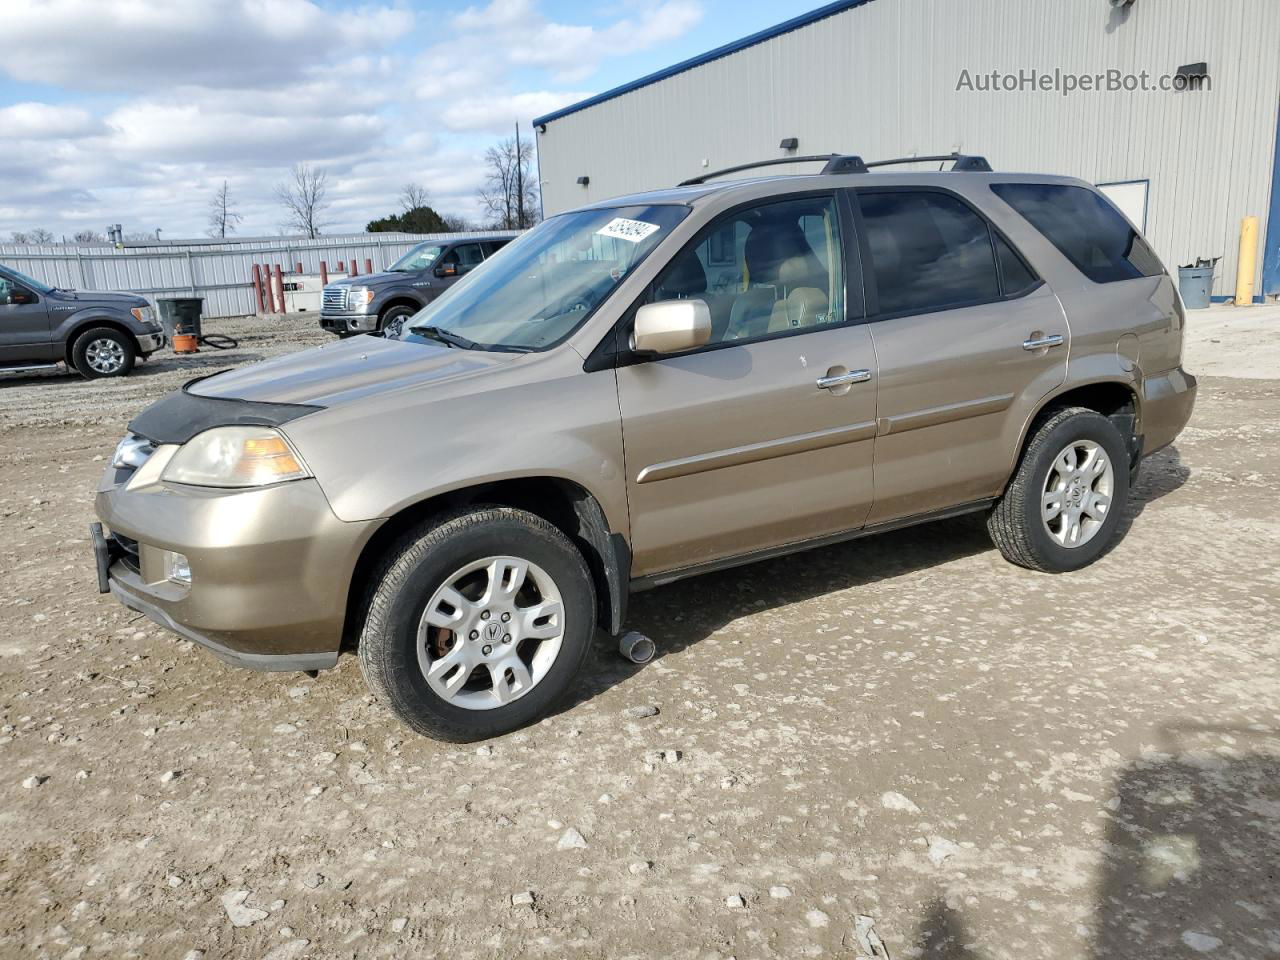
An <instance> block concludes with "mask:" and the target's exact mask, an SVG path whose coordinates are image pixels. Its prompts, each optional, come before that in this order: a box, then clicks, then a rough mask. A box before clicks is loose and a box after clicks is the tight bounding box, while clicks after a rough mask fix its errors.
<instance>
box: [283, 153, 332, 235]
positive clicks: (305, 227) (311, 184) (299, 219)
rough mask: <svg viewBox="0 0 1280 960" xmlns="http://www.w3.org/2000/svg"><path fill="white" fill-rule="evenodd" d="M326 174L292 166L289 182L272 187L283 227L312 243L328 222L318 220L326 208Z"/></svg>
mask: <svg viewBox="0 0 1280 960" xmlns="http://www.w3.org/2000/svg"><path fill="white" fill-rule="evenodd" d="M328 193H329V173H328V171H326V170H324V169H323V168H319V169H317V168H315V167H313V166H311V164H309V163H296V164H294V166H293V170H292V172H291V174H290V179H289V180H287V181H285V182H284V183H281V184H277V185H276V199H277V200H278V201H279V202H280V205H281V206H282V207H284V209H285V213H286V220H285V226H287V227H292V228H293V229H295V230H298V231H300V232H302V233H305V234H306V235H307V236H308V237H310V238H311V239H312V240H314V239H315V238H316V237H318V236H319V235H320V230H321V229H322V228H323V227H327V226H328V225H329V224H330V223H332V221H330V220H322V219H321V217H322V216H323V215H324V211H325V210H327V209H328V208H329V201H328V200H327V199H326V198H327V196H328Z"/></svg>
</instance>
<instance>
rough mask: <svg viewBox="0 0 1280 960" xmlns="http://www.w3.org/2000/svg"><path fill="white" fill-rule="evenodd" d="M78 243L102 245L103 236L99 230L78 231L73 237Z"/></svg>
mask: <svg viewBox="0 0 1280 960" xmlns="http://www.w3.org/2000/svg"><path fill="white" fill-rule="evenodd" d="M71 239H72V240H74V241H75V242H76V243H102V242H103V240H102V234H100V233H99V232H98V231H97V230H77V231H76V232H75V233H74V234H73V235H72V237H71Z"/></svg>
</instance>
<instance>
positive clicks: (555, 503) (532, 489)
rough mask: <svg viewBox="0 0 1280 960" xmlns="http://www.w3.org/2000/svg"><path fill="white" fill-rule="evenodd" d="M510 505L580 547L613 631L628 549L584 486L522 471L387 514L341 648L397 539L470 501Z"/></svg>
mask: <svg viewBox="0 0 1280 960" xmlns="http://www.w3.org/2000/svg"><path fill="white" fill-rule="evenodd" d="M481 504H483V505H486V506H503V507H514V508H516V509H518V510H527V511H528V512H529V513H532V514H536V515H537V516H539V517H541V518H542V519H544V520H546V521H547V522H548V523H550V524H552V525H553V526H555V527H556V528H557V529H559V530H560V531H561V532H562V533H564V534H565V536H567V537H568V538H569V539H570V540H571V541H573V543H574V545H575V546H576V547H577V548H578V550H579V551H581V553H582V556H583V559H584V560H586V563H587V568H588V569H589V570H590V571H591V578H592V580H593V582H594V584H595V589H596V602H597V607H598V611H597V617H598V621H599V623H600V625H601V626H603V627H605V628H606V629H609V630H610V631H611V632H614V633H616V632H617V631H618V629H619V628H620V627H621V623H622V618H623V617H624V616H625V613H626V590H627V584H628V582H629V579H630V574H631V570H630V566H631V561H630V553H629V552H628V550H627V547H626V544H625V541H624V540H623V538H622V537H621V536H619V535H618V534H612V533H610V531H609V525H608V521H607V520H606V518H605V515H604V510H603V509H602V508H601V507H600V504H599V502H598V501H597V500H596V499H595V497H593V496H592V495H591V493H590V492H589V491H587V490H586V489H585V488H583V487H581V486H579V485H578V484H576V483H573V482H572V481H570V480H564V479H562V478H559V477H522V478H519V479H514V480H503V481H498V482H495V483H485V484H480V485H478V486H474V487H467V488H465V489H462V490H454V491H451V492H449V493H445V494H441V495H440V496H437V497H431V498H430V499H427V500H423V501H421V502H420V503H415V504H413V505H411V506H409V507H406V508H405V509H403V510H401V511H400V512H399V513H397V514H395V515H393V516H391V517H389V518H388V519H387V520H386V522H385V523H383V524H382V526H381V527H379V528H378V530H377V531H376V532H375V533H374V535H373V536H372V537H370V538H369V542H368V543H367V544H365V546H364V549H363V550H361V552H360V558H359V559H358V560H357V561H356V566H355V570H354V572H353V573H352V576H351V585H350V587H349V589H348V593H347V614H346V623H345V628H344V630H343V637H342V648H343V649H344V650H354V649H355V648H356V645H357V643H358V641H359V637H360V631H361V629H362V628H363V626H364V618H365V612H366V610H367V606H368V601H369V594H370V593H371V587H372V586H373V578H374V577H375V576H376V575H377V574H378V570H379V567H380V565H381V563H382V562H383V561H384V560H385V559H386V558H387V555H388V553H389V552H390V551H391V550H393V549H394V548H395V547H396V546H397V545H398V543H399V541H400V540H401V539H402V538H403V537H405V536H406V535H407V534H409V533H410V532H411V531H413V530H414V529H415V528H416V527H418V526H420V525H422V524H423V523H425V522H427V521H429V520H430V519H431V518H432V517H436V516H440V515H442V514H446V513H451V512H454V511H458V510H464V509H466V508H467V507H469V506H473V505H476V506H478V505H481Z"/></svg>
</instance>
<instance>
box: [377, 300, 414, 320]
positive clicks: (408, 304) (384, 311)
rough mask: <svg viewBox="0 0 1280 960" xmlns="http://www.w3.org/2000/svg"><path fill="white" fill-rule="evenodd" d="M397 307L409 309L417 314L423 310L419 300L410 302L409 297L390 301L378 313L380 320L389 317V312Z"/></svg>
mask: <svg viewBox="0 0 1280 960" xmlns="http://www.w3.org/2000/svg"><path fill="white" fill-rule="evenodd" d="M395 307H408V308H409V309H410V310H413V311H414V312H415V313H416V312H417V311H419V310H421V309H422V304H420V303H418V301H417V300H410V299H409V298H408V297H400V298H398V299H396V300H389V301H388V302H387V303H385V304H383V306H382V309H381V310H380V311H379V312H378V319H379V320H381V319H382V318H383V317H385V316H386V315H387V311H389V310H392V309H394V308H395Z"/></svg>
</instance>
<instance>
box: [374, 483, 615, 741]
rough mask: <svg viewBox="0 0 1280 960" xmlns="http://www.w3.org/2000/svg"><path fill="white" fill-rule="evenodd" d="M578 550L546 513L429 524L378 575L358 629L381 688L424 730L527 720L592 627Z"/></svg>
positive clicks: (467, 736)
mask: <svg viewBox="0 0 1280 960" xmlns="http://www.w3.org/2000/svg"><path fill="white" fill-rule="evenodd" d="M595 610H596V605H595V591H594V587H593V584H592V580H591V575H590V573H589V572H588V570H587V566H586V563H585V562H584V561H583V558H582V555H581V554H580V553H579V552H578V551H577V549H576V548H575V547H574V545H573V543H572V542H571V541H570V540H569V538H568V537H566V536H565V535H564V534H563V533H562V532H560V530H558V529H557V528H555V527H554V526H552V525H551V524H549V523H547V522H546V521H545V520H543V519H542V518H541V517H538V516H535V515H534V514H531V513H526V512H525V511H523V510H514V509H511V508H508V507H485V508H478V509H474V510H470V511H468V512H466V513H463V514H458V515H454V516H451V517H447V518H445V519H443V520H439V521H436V522H434V523H431V524H428V525H427V526H426V527H425V528H422V529H420V530H419V531H417V532H416V533H415V534H413V535H411V537H409V538H408V539H406V540H405V541H403V542H402V543H401V544H400V546H399V548H398V549H397V550H395V551H394V552H393V554H392V556H391V557H390V559H389V561H388V563H387V565H386V566H385V567H384V568H383V570H382V572H381V575H380V576H378V577H377V578H376V583H375V585H374V588H373V595H372V598H371V600H370V603H369V612H368V616H367V617H366V620H365V625H364V630H363V633H362V635H361V638H360V651H359V653H360V666H361V670H362V671H363V673H364V677H365V681H366V682H367V683H368V684H369V687H370V689H371V690H372V691H373V693H374V695H375V696H377V697H378V698H379V699H380V700H382V701H383V702H385V703H386V704H387V705H388V706H390V707H391V709H392V711H394V712H395V714H396V715H397V716H398V717H399V718H400V719H401V720H402V721H404V723H405V724H407V725H408V726H409V727H411V728H413V729H414V730H416V731H417V732H418V733H422V734H426V735H427V736H431V737H436V738H437V739H440V740H451V741H455V742H466V741H469V740H479V739H483V738H486V737H493V736H497V735H499V734H503V733H507V732H509V731H511V730H514V729H516V728H518V727H522V726H525V725H527V724H530V723H532V722H534V721H535V720H537V719H538V718H540V717H541V716H543V715H544V714H545V713H547V711H548V710H550V709H551V708H552V707H553V706H554V705H555V704H556V703H557V702H558V701H559V700H560V699H561V698H562V697H563V696H564V694H565V693H566V692H567V691H568V690H569V688H570V686H571V685H572V683H573V680H574V678H575V677H576V676H577V673H578V671H579V669H580V668H581V666H582V663H583V661H584V659H585V658H586V655H587V651H588V650H589V649H590V646H591V638H592V636H593V634H594V632H595Z"/></svg>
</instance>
